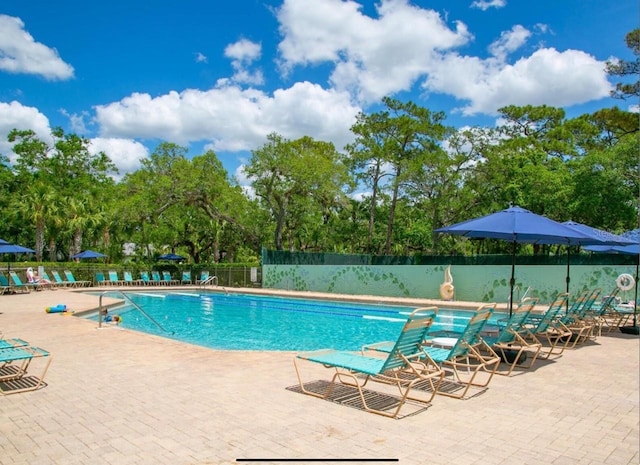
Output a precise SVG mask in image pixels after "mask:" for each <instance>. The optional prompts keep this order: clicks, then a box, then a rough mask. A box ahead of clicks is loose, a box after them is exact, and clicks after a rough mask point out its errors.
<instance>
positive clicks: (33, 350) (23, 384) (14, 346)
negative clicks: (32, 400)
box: [0, 339, 52, 395]
mask: <svg viewBox="0 0 640 465" xmlns="http://www.w3.org/2000/svg"><path fill="white" fill-rule="evenodd" d="M36 360H42V361H43V363H42V364H43V368H42V372H41V373H40V374H39V375H33V374H30V373H29V369H30V368H31V365H32V363H34V362H35V361H36ZM51 360H52V357H51V354H50V353H49V352H48V351H46V350H44V349H41V348H39V347H35V346H32V345H30V344H29V343H27V342H26V341H24V340H22V339H0V395H9V394H17V393H19V392H26V391H34V390H36V389H40V388H41V387H43V386H45V385H46V384H45V383H44V377H45V375H46V373H47V370H48V369H49V365H50V364H51Z"/></svg>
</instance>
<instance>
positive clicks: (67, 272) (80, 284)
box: [64, 270, 93, 287]
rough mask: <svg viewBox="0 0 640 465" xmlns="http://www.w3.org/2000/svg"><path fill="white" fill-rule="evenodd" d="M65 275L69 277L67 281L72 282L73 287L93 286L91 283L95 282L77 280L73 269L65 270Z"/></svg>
mask: <svg viewBox="0 0 640 465" xmlns="http://www.w3.org/2000/svg"><path fill="white" fill-rule="evenodd" d="M64 275H65V277H66V278H67V281H68V282H69V283H71V284H70V285H71V287H85V286H91V284H93V283H92V282H91V281H78V280H76V278H75V276H73V273H72V272H71V270H64Z"/></svg>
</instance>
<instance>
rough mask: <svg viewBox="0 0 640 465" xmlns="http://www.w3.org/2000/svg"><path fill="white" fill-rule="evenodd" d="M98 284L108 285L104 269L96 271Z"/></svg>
mask: <svg viewBox="0 0 640 465" xmlns="http://www.w3.org/2000/svg"><path fill="white" fill-rule="evenodd" d="M95 277H96V286H106V285H107V279H106V278H105V277H104V273H103V272H102V271H96V274H95Z"/></svg>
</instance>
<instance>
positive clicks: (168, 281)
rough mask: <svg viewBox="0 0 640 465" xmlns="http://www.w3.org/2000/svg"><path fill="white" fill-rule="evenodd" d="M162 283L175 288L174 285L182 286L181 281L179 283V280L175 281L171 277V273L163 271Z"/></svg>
mask: <svg viewBox="0 0 640 465" xmlns="http://www.w3.org/2000/svg"><path fill="white" fill-rule="evenodd" d="M162 283H163V284H164V285H166V286H173V285H174V284H180V281H178V280H177V279H173V278H172V277H171V273H169V272H168V271H163V272H162Z"/></svg>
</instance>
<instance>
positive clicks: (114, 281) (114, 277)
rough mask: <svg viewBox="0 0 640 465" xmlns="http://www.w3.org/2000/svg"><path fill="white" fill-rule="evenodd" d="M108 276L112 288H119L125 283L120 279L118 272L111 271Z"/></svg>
mask: <svg viewBox="0 0 640 465" xmlns="http://www.w3.org/2000/svg"><path fill="white" fill-rule="evenodd" d="M108 275H109V284H110V285H111V286H119V285H120V284H122V283H123V281H121V280H120V278H119V277H118V272H117V271H115V270H109V272H108Z"/></svg>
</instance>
